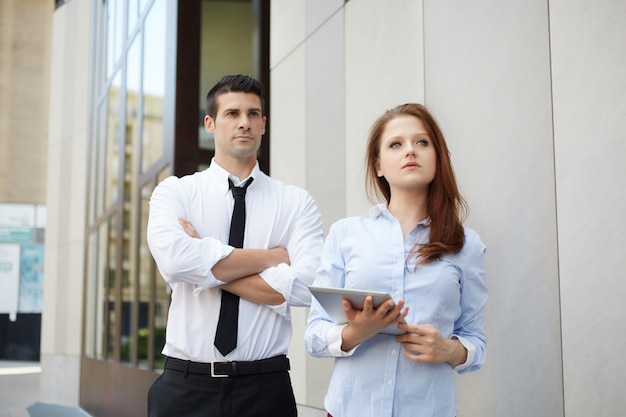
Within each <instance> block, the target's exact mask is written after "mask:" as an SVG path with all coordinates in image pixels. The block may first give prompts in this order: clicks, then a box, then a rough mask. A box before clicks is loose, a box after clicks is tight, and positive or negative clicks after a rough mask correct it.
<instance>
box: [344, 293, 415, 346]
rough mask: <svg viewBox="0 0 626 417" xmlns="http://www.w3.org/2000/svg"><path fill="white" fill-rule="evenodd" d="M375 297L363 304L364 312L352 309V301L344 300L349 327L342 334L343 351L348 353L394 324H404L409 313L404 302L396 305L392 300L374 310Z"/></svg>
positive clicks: (366, 299) (369, 298) (366, 298)
mask: <svg viewBox="0 0 626 417" xmlns="http://www.w3.org/2000/svg"><path fill="white" fill-rule="evenodd" d="M373 300H374V297H372V296H371V295H368V296H367V297H365V302H364V303H363V310H357V309H355V308H353V307H352V304H350V301H348V300H347V299H345V298H344V299H343V311H344V312H345V313H346V317H347V318H348V325H347V326H346V327H344V329H343V332H342V333H341V337H342V344H341V350H343V351H344V352H347V351H348V350H350V349H352V348H354V347H355V346H357V345H359V344H360V343H363V342H364V341H365V340H367V339H369V338H371V337H372V336H374V335H375V334H376V333H378V332H380V331H381V330H383V329H384V328H386V327H388V326H391V325H392V324H394V323H404V318H405V317H406V315H407V313H408V312H409V308H408V307H404V300H400V301H398V303H397V304H396V303H395V302H394V301H393V300H392V299H391V298H390V299H388V300H386V301H385V302H383V303H382V304H381V305H380V306H378V308H374V301H373Z"/></svg>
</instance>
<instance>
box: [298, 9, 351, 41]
mask: <svg viewBox="0 0 626 417" xmlns="http://www.w3.org/2000/svg"><path fill="white" fill-rule="evenodd" d="M343 4H344V0H324V1H319V0H306V35H307V37H308V36H310V35H311V34H312V33H313V32H315V31H316V30H317V29H318V28H320V27H322V26H326V21H327V20H329V19H331V18H332V17H333V15H334V14H335V13H337V12H338V11H340V10H343ZM341 37H342V38H343V32H342V34H341Z"/></svg>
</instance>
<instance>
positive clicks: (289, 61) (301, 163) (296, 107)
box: [270, 20, 308, 404]
mask: <svg viewBox="0 0 626 417" xmlns="http://www.w3.org/2000/svg"><path fill="white" fill-rule="evenodd" d="M273 22H274V21H273V20H272V24H273ZM270 77H271V79H270V85H271V89H272V91H271V97H272V100H271V104H270V105H271V110H270V118H271V120H270V123H271V135H272V137H271V140H272V145H271V149H270V165H271V166H270V173H271V176H272V177H273V178H276V179H278V180H281V181H283V182H285V183H287V184H293V185H297V186H299V187H303V188H306V182H307V177H306V129H305V126H306V117H305V101H306V99H305V95H306V81H305V50H304V46H303V45H300V46H299V47H298V48H297V49H295V50H294V51H292V52H291V53H290V54H289V55H288V56H286V57H284V58H283V59H282V60H281V62H280V64H279V65H277V66H276V67H275V68H273V69H272V71H271V74H270ZM306 310H307V309H305V308H293V309H292V311H291V313H292V317H291V319H292V324H293V326H292V327H293V336H292V339H291V344H290V346H289V359H290V361H291V378H292V381H291V382H292V385H293V390H294V395H295V397H296V402H298V403H299V404H305V403H306V389H307V387H306V366H307V365H306V364H307V360H308V358H307V355H306V352H305V350H304V340H303V338H304V336H303V334H304V333H303V332H304V324H305V323H306V314H307V312H306Z"/></svg>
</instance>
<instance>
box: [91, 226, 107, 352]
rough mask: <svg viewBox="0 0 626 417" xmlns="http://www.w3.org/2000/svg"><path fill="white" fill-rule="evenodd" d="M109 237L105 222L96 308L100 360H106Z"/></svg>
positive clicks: (100, 238) (100, 239)
mask: <svg viewBox="0 0 626 417" xmlns="http://www.w3.org/2000/svg"><path fill="white" fill-rule="evenodd" d="M108 237H109V225H108V223H107V222H103V223H102V224H101V225H100V227H99V230H98V255H97V260H96V262H97V265H98V266H97V275H96V282H97V284H96V285H97V290H96V294H95V307H94V308H96V328H95V329H94V331H95V333H96V341H95V346H96V349H97V350H96V357H97V358H98V359H103V358H105V356H106V355H105V352H106V347H105V340H107V329H108V326H107V322H108V319H107V314H106V311H107V309H108V307H107V305H108V293H109V290H108V286H107V282H108V277H109V265H108V262H107V259H108V258H107V248H108V244H107V239H108Z"/></svg>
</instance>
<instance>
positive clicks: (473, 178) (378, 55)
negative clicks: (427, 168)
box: [0, 0, 626, 417]
mask: <svg viewBox="0 0 626 417" xmlns="http://www.w3.org/2000/svg"><path fill="white" fill-rule="evenodd" d="M5 4H7V3H5V2H3V3H2V6H0V7H4V5H5ZM90 4H91V2H88V1H71V2H68V3H67V4H66V5H64V6H63V7H61V8H59V9H58V10H57V11H56V12H55V13H54V25H53V31H52V33H53V36H52V61H51V69H52V74H51V78H50V90H51V93H50V112H49V119H50V126H49V129H48V131H49V139H48V163H47V165H48V166H47V171H46V172H47V205H48V222H47V224H48V229H47V232H46V265H45V277H46V282H45V287H44V310H43V329H42V340H41V345H42V346H41V358H42V368H43V378H42V379H43V382H42V400H43V401H51V402H57V403H64V404H70V405H76V404H78V402H79V398H78V397H79V387H80V379H79V375H80V370H79V369H78V367H79V364H80V353H81V339H82V331H81V314H82V311H83V309H82V297H83V278H82V277H83V273H84V271H83V269H84V246H85V242H84V239H85V231H84V219H85V202H86V196H85V189H86V183H85V177H86V173H87V167H86V161H85V159H86V155H87V150H86V149H85V144H86V143H87V140H86V137H87V136H88V133H89V132H88V113H87V111H88V108H89V99H90V98H89V91H90V89H89V83H90V79H89V61H90V57H89V54H90V44H89V39H90V36H91V28H90V27H89V25H90V19H91V10H90V7H91V6H90ZM2 10H3V11H4V9H2ZM625 18H626V4H624V3H623V2H620V1H618V0H601V1H598V2H595V3H593V4H590V3H589V2H585V1H582V0H573V1H565V0H556V1H555V0H553V1H550V2H548V1H546V0H532V1H521V0H519V1H515V2H507V3H506V4H504V3H503V2H498V1H496V0H485V1H483V2H480V4H476V3H472V4H471V5H470V4H467V5H466V4H461V3H459V2H448V1H443V2H442V1H438V2H434V1H433V2H424V1H415V0H394V2H393V5H392V3H391V2H389V1H388V0H350V1H347V2H344V1H342V0H328V1H323V2H320V1H317V0H274V1H272V3H271V27H272V31H271V33H272V39H271V48H270V50H271V53H272V56H271V60H270V61H271V62H270V66H271V97H272V100H271V103H272V108H271V115H272V121H271V123H272V146H271V164H272V165H271V173H272V175H273V176H274V177H276V178H279V179H282V180H284V181H286V182H288V183H292V184H296V185H300V186H304V187H306V188H307V189H309V190H310V191H311V193H312V194H313V196H314V197H315V198H316V200H317V203H318V205H319V207H320V210H321V212H322V214H323V216H324V227H325V229H326V230H328V227H329V226H330V224H332V223H333V222H334V221H336V220H338V219H339V218H341V217H344V216H348V215H363V214H366V212H367V208H368V206H369V203H368V202H367V201H366V200H365V197H364V193H363V172H364V171H363V157H364V148H365V138H366V135H367V130H368V129H369V126H370V125H371V123H372V122H373V120H374V119H375V117H377V116H378V115H379V114H380V113H382V112H383V111H384V110H385V109H387V108H389V107H391V106H394V105H396V104H399V103H401V102H406V101H418V102H424V103H425V104H426V105H427V106H429V107H430V108H431V109H432V110H433V112H434V113H435V115H436V116H437V117H438V119H439V121H440V122H441V125H442V127H443V130H444V134H446V136H447V139H448V142H449V146H450V149H451V153H452V160H453V163H454V166H455V169H456V172H457V175H458V179H459V183H460V187H461V190H462V192H463V194H464V195H465V196H466V197H467V200H468V201H469V204H470V209H471V214H470V217H469V219H468V221H467V225H468V226H470V227H472V228H475V229H476V230H477V231H478V232H479V233H480V235H481V237H482V239H483V241H484V242H485V244H486V245H487V248H488V249H487V250H488V252H487V262H488V263H487V267H488V284H489V286H490V300H489V303H488V307H487V317H486V321H487V332H488V342H489V344H488V359H487V364H486V365H485V367H484V368H483V369H482V370H481V371H479V372H477V373H473V374H469V375H464V376H461V377H459V378H458V387H459V395H460V404H461V412H460V414H459V415H460V416H464V417H471V416H481V417H483V416H502V415H506V416H510V417H518V416H519V417H525V416H529V415H532V416H539V417H543V416H545V417H554V416H565V417H583V416H584V417H586V416H588V415H591V414H593V415H597V416H614V415H619V414H620V412H621V411H622V410H623V409H624V408H626V398H625V397H624V396H623V395H622V392H621V391H622V389H623V387H624V386H625V385H626V377H625V376H624V374H623V373H621V372H619V370H618V367H617V366H616V365H617V364H619V363H620V361H621V351H620V349H619V347H621V346H624V345H626V336H625V335H624V333H623V332H620V330H621V328H623V327H624V324H626V317H625V314H626V313H625V312H624V309H623V306H622V305H621V300H623V299H624V297H625V296H626V280H625V279H624V278H626V276H625V273H624V272H623V268H621V267H620V263H619V259H620V255H621V250H622V248H624V247H626V245H625V243H626V242H625V241H624V239H625V238H624V236H626V220H624V218H623V213H624V212H625V211H626V210H625V209H626V196H624V195H623V192H622V190H624V189H625V188H626V172H625V171H626V167H625V166H624V164H622V163H621V161H620V158H621V155H623V154H624V151H625V150H626V149H624V148H625V147H626V141H625V140H624V139H625V138H626V128H625V127H624V125H623V123H622V122H621V119H622V118H623V114H624V113H625V112H626V111H625V110H626V108H625V106H626V104H625V103H624V101H623V99H622V98H621V97H620V96H619V95H620V93H621V92H623V91H625V90H626V75H624V72H623V71H622V70H621V69H622V68H623V67H624V65H625V64H626V51H625V50H624V48H623V45H624V44H625V42H624V41H625V40H626V27H625V26H624V25H623V22H624V21H625ZM1 27H2V30H4V28H5V25H4V21H3V24H2V25H1ZM2 35H3V36H2V39H3V40H2V42H5V41H4V39H5V37H4V32H3V33H2ZM4 59H5V58H4V56H3V60H4ZM3 71H4V69H3ZM3 82H4V81H3ZM3 89H4V84H3ZM3 94H4V93H3ZM3 100H4V98H3ZM44 102H45V100H44ZM6 108H7V107H6V104H5V102H4V101H3V102H2V112H3V113H4V111H5V109H6ZM2 117H3V116H2ZM2 120H4V119H2ZM3 123H4V122H3ZM5 126H6V125H2V129H4V128H5ZM3 132H4V131H3ZM2 138H3V136H0V145H2V146H7V145H6V142H1V141H2V140H3V139H2ZM1 149H2V158H4V157H5V155H6V154H5V148H1ZM305 323H306V310H305V309H296V311H294V339H293V343H292V346H291V349H290V357H291V358H292V365H293V370H292V376H293V384H294V389H295V392H296V398H297V401H298V402H299V403H301V404H307V405H311V406H315V407H320V408H322V407H323V395H324V393H325V390H326V384H327V381H328V377H329V375H330V372H331V371H332V361H330V360H326V359H314V358H311V357H309V356H308V355H306V353H304V350H303V345H302V340H301V339H302V338H301V336H302V332H303V329H304V326H305Z"/></svg>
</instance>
